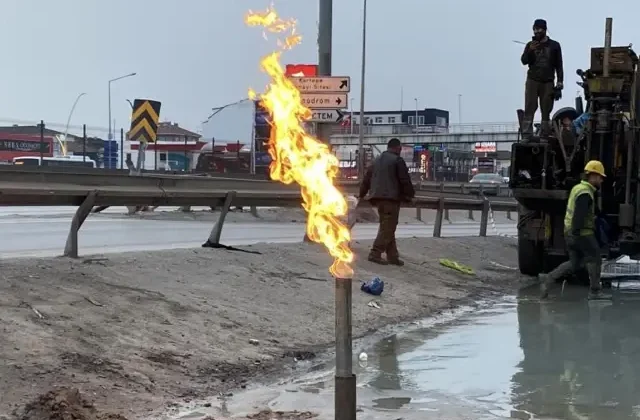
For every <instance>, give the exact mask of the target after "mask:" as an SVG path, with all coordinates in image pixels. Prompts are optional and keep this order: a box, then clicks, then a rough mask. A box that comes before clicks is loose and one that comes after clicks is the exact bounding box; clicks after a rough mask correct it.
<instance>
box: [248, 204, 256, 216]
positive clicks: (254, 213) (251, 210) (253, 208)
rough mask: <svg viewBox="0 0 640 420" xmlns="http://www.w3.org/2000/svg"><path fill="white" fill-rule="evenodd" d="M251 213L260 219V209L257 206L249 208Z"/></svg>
mask: <svg viewBox="0 0 640 420" xmlns="http://www.w3.org/2000/svg"><path fill="white" fill-rule="evenodd" d="M249 211H250V212H251V215H252V216H253V217H258V208H257V207H256V206H251V207H249Z"/></svg>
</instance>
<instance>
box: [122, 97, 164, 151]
mask: <svg viewBox="0 0 640 420" xmlns="http://www.w3.org/2000/svg"><path fill="white" fill-rule="evenodd" d="M161 105H162V103H161V102H158V101H152V100H150V99H136V100H135V101H134V102H133V111H132V112H131V130H129V140H134V141H139V142H140V143H154V142H155V141H156V137H157V136H158V121H159V119H160V106H161Z"/></svg>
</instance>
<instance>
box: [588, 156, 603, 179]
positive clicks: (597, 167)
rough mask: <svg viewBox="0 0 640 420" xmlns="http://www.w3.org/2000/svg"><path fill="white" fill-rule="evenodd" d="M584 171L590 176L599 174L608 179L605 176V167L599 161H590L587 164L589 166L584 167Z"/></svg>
mask: <svg viewBox="0 0 640 420" xmlns="http://www.w3.org/2000/svg"><path fill="white" fill-rule="evenodd" d="M584 171H585V172H586V173H588V174H589V173H592V174H598V175H600V176H602V177H605V178H606V177H607V176H606V175H605V174H604V165H603V164H602V162H600V161H599V160H590V161H589V162H587V164H586V165H585V166H584Z"/></svg>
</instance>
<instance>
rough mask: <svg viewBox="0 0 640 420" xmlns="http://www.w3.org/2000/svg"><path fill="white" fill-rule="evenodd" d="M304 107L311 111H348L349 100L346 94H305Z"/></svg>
mask: <svg viewBox="0 0 640 420" xmlns="http://www.w3.org/2000/svg"><path fill="white" fill-rule="evenodd" d="M300 99H301V100H302V105H304V106H306V107H307V108H309V109H313V110H316V109H346V108H347V103H348V102H349V98H348V96H347V94H346V93H305V94H302V95H301V98H300Z"/></svg>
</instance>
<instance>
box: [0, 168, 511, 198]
mask: <svg viewBox="0 0 640 420" xmlns="http://www.w3.org/2000/svg"><path fill="white" fill-rule="evenodd" d="M160 178H161V179H164V180H165V182H167V183H169V184H173V183H175V182H180V185H198V188H205V186H206V187H207V188H212V189H221V190H222V189H227V190H233V189H237V190H244V189H253V188H257V189H261V190H262V189H277V190H279V189H282V188H283V185H282V184H281V183H279V182H275V181H270V180H268V179H266V177H265V176H262V175H249V174H234V175H228V174H215V175H207V176H201V175H200V176H199V175H195V174H178V175H176V174H172V173H161V172H160V173H159V172H156V173H151V172H143V173H142V175H141V176H139V177H138V176H135V177H134V176H130V175H129V173H128V171H121V170H117V169H111V170H110V169H106V170H103V169H100V170H96V169H93V168H77V170H76V168H74V171H73V172H70V171H69V170H68V168H67V170H61V169H58V168H55V169H54V168H46V169H45V168H39V167H31V168H26V167H25V168H21V169H15V166H11V167H10V169H7V168H6V167H0V179H2V180H5V181H15V182H31V181H35V182H54V183H55V182H70V183H82V184H85V185H141V184H140V183H141V182H142V183H145V184H142V185H148V181H140V179H144V180H149V179H153V180H155V179H160ZM150 182H151V183H154V182H155V181H150ZM337 185H338V186H339V187H340V188H342V189H344V190H345V191H347V192H349V193H357V192H358V187H359V185H360V183H359V181H357V180H342V181H338V184H337ZM415 186H416V189H417V190H419V191H434V192H436V191H437V192H441V193H446V194H453V195H458V194H463V195H467V194H475V195H490V196H499V197H510V196H511V190H510V189H509V187H508V186H507V185H506V184H504V185H500V184H478V183H460V182H432V181H418V182H416V183H415ZM291 188H292V189H293V190H297V187H293V186H292V187H291Z"/></svg>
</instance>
